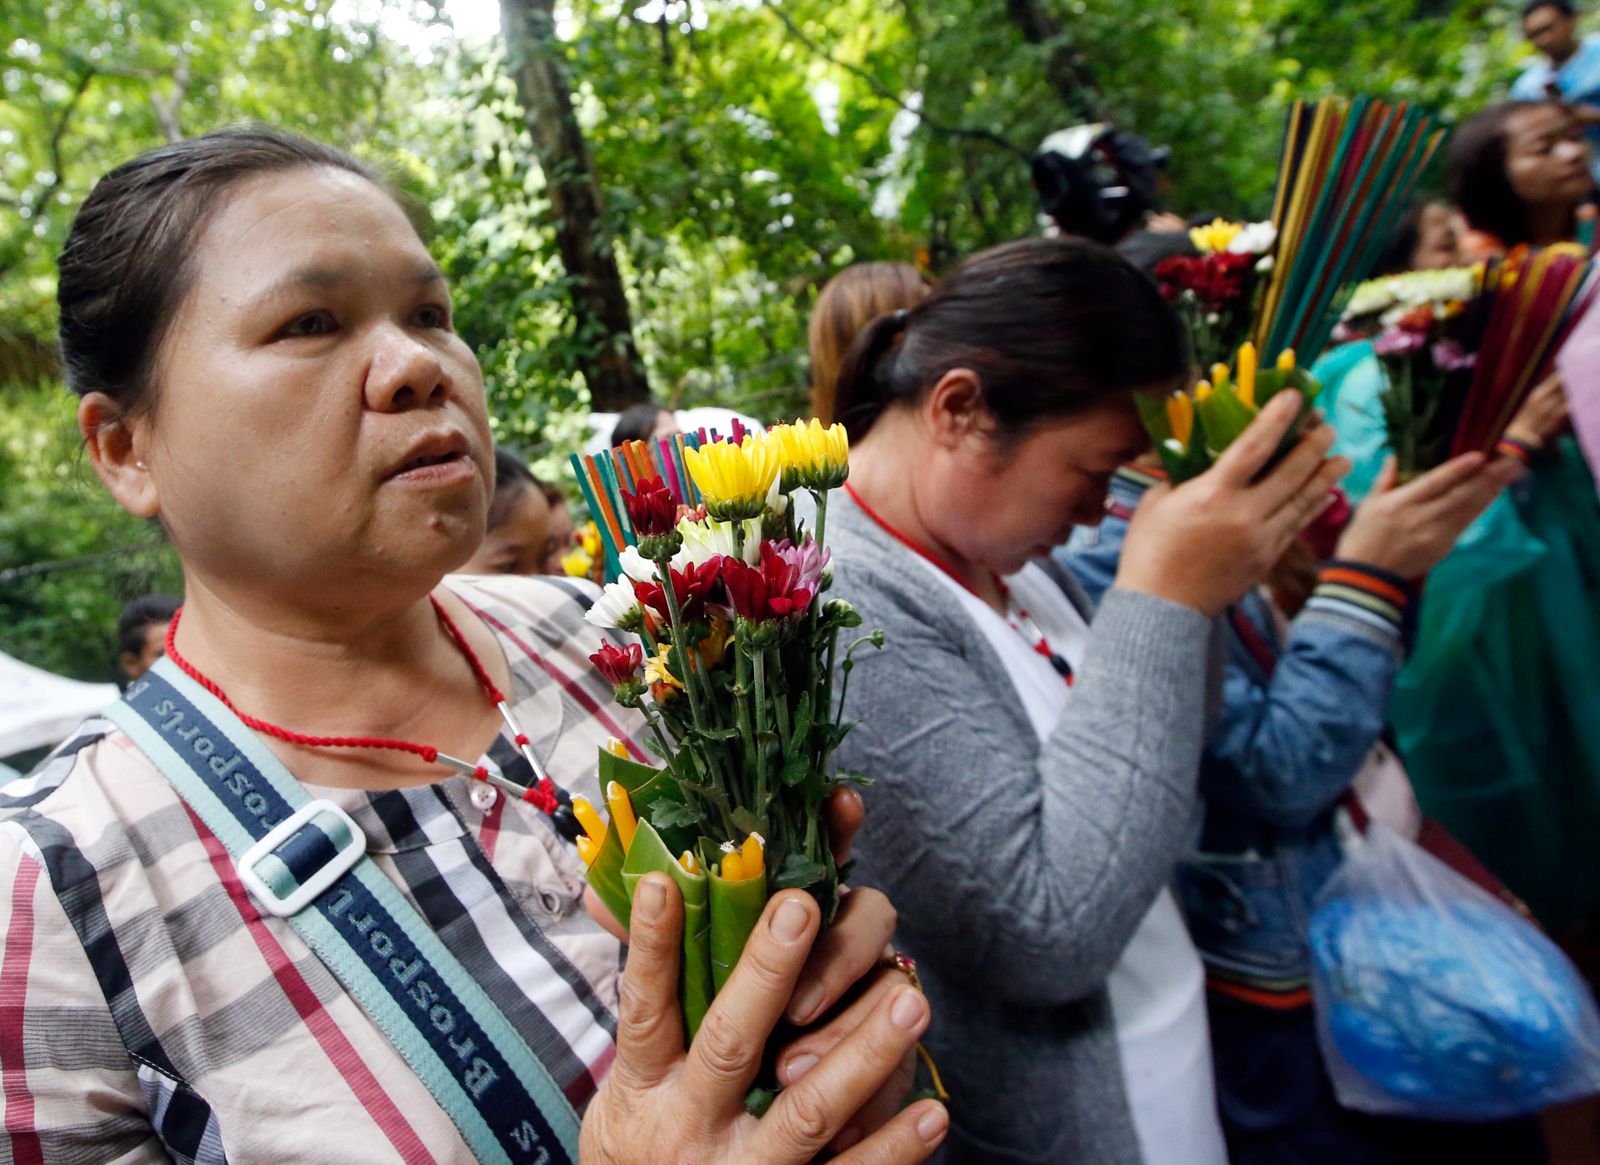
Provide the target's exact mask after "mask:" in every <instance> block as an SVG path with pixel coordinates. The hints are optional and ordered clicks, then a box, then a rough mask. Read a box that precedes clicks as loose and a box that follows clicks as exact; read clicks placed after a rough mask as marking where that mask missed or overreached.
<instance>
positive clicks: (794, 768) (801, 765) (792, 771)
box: [782, 756, 812, 788]
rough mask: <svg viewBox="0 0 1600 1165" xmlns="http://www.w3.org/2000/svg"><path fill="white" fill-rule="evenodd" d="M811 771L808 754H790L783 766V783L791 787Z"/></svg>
mask: <svg viewBox="0 0 1600 1165" xmlns="http://www.w3.org/2000/svg"><path fill="white" fill-rule="evenodd" d="M811 771H812V770H811V758H810V757H809V756H792V757H790V758H789V760H788V761H787V762H786V763H785V764H784V766H783V776H782V780H783V783H784V784H785V785H787V786H789V787H790V788H793V787H794V786H795V785H798V784H799V783H800V782H801V781H804V780H805V779H806V778H807V777H808V776H810V775H811Z"/></svg>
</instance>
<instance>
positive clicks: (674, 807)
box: [650, 799, 705, 830]
mask: <svg viewBox="0 0 1600 1165" xmlns="http://www.w3.org/2000/svg"><path fill="white" fill-rule="evenodd" d="M650 822H651V824H652V825H654V826H655V827H656V828H657V829H659V830H667V829H693V828H696V827H698V826H700V825H702V824H704V822H705V818H704V816H703V815H702V814H700V813H699V812H698V811H696V810H694V809H692V808H690V807H689V806H688V805H686V804H684V803H683V802H682V801H668V800H665V799H663V800H660V801H657V802H656V803H655V804H653V805H651V806H650Z"/></svg>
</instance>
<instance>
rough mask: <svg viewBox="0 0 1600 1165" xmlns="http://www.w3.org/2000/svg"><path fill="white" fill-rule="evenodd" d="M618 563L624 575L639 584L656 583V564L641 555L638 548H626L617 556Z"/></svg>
mask: <svg viewBox="0 0 1600 1165" xmlns="http://www.w3.org/2000/svg"><path fill="white" fill-rule="evenodd" d="M617 562H618V563H619V564H620V565H621V567H622V573H623V574H625V575H627V576H628V577H629V578H631V579H634V580H635V581H637V582H655V581H656V564H655V563H653V562H651V561H650V560H649V559H648V558H646V557H645V556H644V555H642V554H640V553H639V548H638V547H637V546H629V547H626V548H625V549H624V550H623V551H622V553H621V554H620V555H618V556H617Z"/></svg>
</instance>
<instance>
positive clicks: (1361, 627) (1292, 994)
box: [1056, 453, 1544, 1165]
mask: <svg viewBox="0 0 1600 1165" xmlns="http://www.w3.org/2000/svg"><path fill="white" fill-rule="evenodd" d="M1520 473H1521V464H1520V463H1519V462H1517V461H1515V460H1513V459H1511V458H1504V459H1502V460H1500V461H1499V462H1495V463H1491V462H1488V461H1487V460H1486V459H1485V458H1484V457H1483V456H1482V455H1481V454H1476V453H1473V454H1467V455H1465V456H1462V457H1458V458H1456V459H1454V460H1453V461H1451V462H1449V463H1448V464H1446V465H1444V466H1441V467H1440V468H1438V469H1435V470H1433V471H1432V472H1431V473H1428V474H1424V475H1423V476H1422V477H1420V478H1418V479H1417V480H1415V481H1413V482H1410V483H1409V484H1407V485H1403V486H1397V485H1396V482H1395V474H1394V464H1393V462H1392V461H1391V462H1390V463H1389V466H1388V468H1387V470H1386V472H1385V473H1384V474H1383V475H1382V476H1381V478H1380V480H1379V482H1378V483H1377V487H1376V488H1375V489H1374V491H1373V492H1372V494H1371V496H1369V497H1368V499H1367V500H1366V502H1365V503H1364V504H1362V505H1361V506H1360V507H1359V508H1358V509H1357V510H1356V512H1355V515H1354V517H1353V519H1352V520H1351V521H1350V523H1349V525H1348V526H1347V527H1346V528H1345V530H1344V532H1343V534H1342V535H1341V536H1340V537H1339V540H1338V543H1337V548H1336V550H1335V552H1334V557H1333V560H1332V561H1330V562H1329V563H1327V564H1326V566H1323V564H1322V563H1321V562H1320V560H1319V559H1318V558H1317V557H1316V556H1315V555H1313V554H1312V553H1311V552H1310V551H1308V550H1307V549H1305V547H1304V546H1303V544H1296V545H1294V546H1293V547H1291V548H1290V552H1289V553H1288V554H1287V555H1286V556H1285V558H1284V559H1282V560H1280V562H1279V564H1278V565H1277V566H1276V567H1274V569H1273V571H1272V573H1271V574H1270V575H1269V576H1268V586H1266V587H1263V588H1260V589H1259V590H1258V591H1256V592H1253V593H1251V594H1248V595H1246V596H1245V597H1244V598H1243V599H1241V600H1240V601H1239V602H1238V603H1237V604H1236V605H1235V606H1233V607H1232V608H1231V609H1230V611H1229V612H1228V620H1227V627H1228V666H1227V676H1226V680H1225V682H1224V685H1223V708H1222V714H1221V716H1220V718H1219V719H1218V721H1217V722H1216V723H1215V724H1214V725H1213V726H1212V728H1211V731H1210V733H1209V735H1208V737H1207V740H1206V744H1205V750H1204V753H1203V756H1202V758H1201V763H1200V793H1201V796H1202V798H1203V799H1204V804H1205V812H1204V819H1203V826H1202V829H1201V833H1200V838H1199V843H1198V848H1197V849H1196V850H1195V851H1194V852H1192V853H1190V854H1189V855H1188V856H1187V857H1186V859H1185V861H1183V862H1182V863H1181V864H1180V865H1179V867H1178V879H1177V883H1178V891H1179V898H1180V901H1181V903H1182V906H1183V912H1184V917H1185V920H1186V921H1187V923H1188V927H1189V933H1190V934H1191V935H1192V936H1193V938H1194V941H1195V944H1196V946H1197V947H1198V948H1199V951H1200V955H1201V958H1202V959H1203V960H1204V961H1205V964H1206V980H1207V1011H1208V1015H1209V1018H1210V1022H1211V1038H1212V1045H1213V1048H1214V1052H1215V1062H1216V1079H1217V1105H1218V1110H1219V1112H1220V1114H1221V1117H1222V1125H1223V1129H1224V1131H1225V1133H1226V1134H1227V1139H1228V1155H1229V1161H1230V1162H1231V1163H1232V1165H1279V1163H1281V1162H1294V1163H1295V1165H1409V1163H1411V1162H1417V1163H1418V1165H1421V1163H1422V1162H1424V1161H1430V1160H1451V1161H1465V1160H1493V1161H1495V1162H1497V1165H1515V1163H1519V1162H1540V1161H1542V1160H1543V1159H1544V1158H1543V1154H1542V1151H1541V1149H1540V1142H1539V1139H1538V1133H1537V1130H1536V1129H1535V1128H1533V1127H1531V1126H1530V1124H1529V1123H1528V1122H1522V1123H1519V1124H1516V1125H1512V1126H1508V1127H1493V1126H1484V1127H1479V1126H1472V1127H1470V1128H1466V1127H1463V1126H1449V1125H1424V1124H1422V1123H1420V1122H1414V1121H1385V1120H1376V1119H1372V1118H1367V1117H1363V1116H1361V1115H1359V1114H1356V1113H1352V1112H1349V1111H1347V1110H1345V1109H1343V1108H1341V1107H1340V1106H1339V1105H1338V1103H1337V1101H1336V1099H1335V1097H1334V1094H1333V1087H1332V1084H1331V1082H1330V1081H1329V1078H1328V1074H1327V1069H1326V1068H1325V1066H1324V1062H1323V1059H1322V1053H1321V1050H1320V1048H1319V1047H1318V1044H1317V1036H1316V1022H1315V1015H1314V1013H1313V1010H1312V1006H1311V995H1310V990H1309V981H1310V973H1311V948H1310V938H1309V935H1308V932H1307V920H1308V919H1309V917H1310V915H1311V912H1312V908H1313V904H1314V902H1315V899H1316V896H1317V894H1318V892H1319V891H1320V890H1321V888H1322V886H1323V885H1324V884H1325V883H1326V881H1327V880H1328V878H1329V877H1331V876H1332V874H1333V873H1334V871H1335V870H1336V869H1337V868H1338V866H1339V864H1340V862H1341V861H1342V860H1343V856H1344V852H1343V846H1342V844H1341V841H1340V837H1339V823H1338V816H1337V814H1338V810H1339V807H1340V805H1341V802H1342V799H1343V798H1344V797H1345V796H1346V795H1347V793H1348V791H1349V790H1351V789H1352V787H1362V788H1363V790H1365V789H1368V788H1370V789H1372V790H1373V791H1374V796H1375V797H1377V796H1381V797H1382V798H1384V799H1385V802H1386V803H1399V804H1402V805H1412V804H1414V803H1413V802H1412V800H1411V797H1410V791H1409V786H1407V785H1406V780H1405V772H1404V769H1403V768H1402V767H1401V765H1400V762H1399V761H1398V759H1397V758H1396V757H1395V755H1394V753H1393V752H1392V751H1391V750H1390V749H1389V748H1388V747H1387V746H1386V745H1385V744H1384V743H1383V741H1382V734H1383V731H1384V724H1385V714H1386V712H1387V709H1388V705H1389V699H1390V695H1391V693H1392V692H1393V690H1394V684H1395V678H1396V675H1397V674H1398V672H1399V669H1400V664H1401V662H1402V660H1403V658H1404V654H1405V645H1404V634H1403V628H1404V627H1405V625H1406V624H1407V622H1408V620H1407V617H1406V613H1407V608H1408V606H1409V605H1410V603H1411V595H1412V593H1413V590H1412V588H1413V586H1414V584H1415V583H1416V581H1417V580H1419V579H1420V578H1421V577H1422V576H1423V575H1425V574H1426V573H1427V571H1428V570H1430V569H1431V568H1432V567H1433V565H1434V564H1435V563H1436V562H1437V561H1438V560H1439V559H1441V558H1442V557H1443V556H1444V555H1445V554H1446V553H1448V552H1449V550H1450V548H1451V547H1452V546H1453V545H1454V543H1455V540H1456V538H1457V536H1458V535H1459V534H1460V533H1461V531H1462V530H1463V529H1465V528H1466V526H1467V524H1468V523H1469V522H1471V521H1472V520H1473V519H1474V518H1476V517H1477V515H1478V514H1480V513H1481V512H1482V511H1483V510H1484V508H1485V507H1486V506H1488V505H1489V503H1490V502H1491V501H1492V500H1493V499H1494V498H1495V497H1496V496H1497V495H1498V494H1499V493H1500V492H1501V490H1502V489H1503V487H1504V486H1505V485H1507V484H1509V483H1510V482H1511V481H1512V480H1514V479H1515V477H1516V476H1518V475H1519V474H1520ZM1159 480H1160V472H1159V470H1151V469H1149V468H1148V467H1143V466H1139V467H1126V468H1124V469H1120V470H1118V471H1117V475H1116V477H1115V479H1114V480H1113V481H1112V484H1111V500H1110V506H1109V512H1108V514H1107V516H1106V519H1105V521H1104V522H1102V523H1101V524H1100V525H1099V526H1098V527H1097V528H1083V529H1080V530H1077V531H1075V532H1074V533H1073V536H1072V540H1071V542H1069V543H1068V545H1067V547H1066V548H1065V549H1064V550H1062V551H1058V552H1057V556H1056V557H1057V561H1058V562H1059V563H1060V564H1061V565H1062V566H1064V567H1066V568H1067V569H1068V570H1070V571H1072V573H1073V574H1074V575H1075V576H1076V577H1077V578H1078V580H1079V581H1080V582H1081V583H1082V584H1083V586H1084V588H1085V590H1087V591H1088V593H1089V594H1090V596H1091V597H1094V598H1098V597H1100V596H1101V595H1103V594H1104V593H1105V592H1106V590H1107V589H1108V588H1109V587H1110V586H1111V585H1112V582H1113V580H1114V579H1115V577H1116V573H1117V569H1118V566H1119V559H1120V557H1121V553H1122V544H1123V539H1124V538H1125V537H1126V535H1127V533H1128V530H1129V522H1130V520H1131V519H1132V518H1133V517H1134V515H1135V514H1136V512H1137V510H1138V508H1139V506H1140V502H1141V499H1142V498H1143V497H1144V496H1145V493H1146V490H1147V489H1148V488H1150V487H1151V486H1152V485H1154V484H1155V483H1156V482H1157V481H1159ZM1302 573H1303V574H1306V575H1308V576H1309V577H1307V578H1305V579H1303V580H1302V579H1300V578H1297V577H1295V576H1296V575H1297V574H1302ZM1308 596H1309V601H1308ZM1396 785H1398V788H1396V787H1395V786H1396ZM1424 1148H1426V1149H1429V1150H1432V1151H1433V1152H1434V1153H1436V1154H1437V1155H1436V1156H1431V1157H1430V1156H1427V1155H1425V1154H1421V1152H1420V1151H1421V1150H1422V1149H1424ZM1479 1151H1482V1152H1483V1153H1484V1154H1486V1155H1483V1156H1477V1155H1475V1154H1476V1153H1477V1152H1479Z"/></svg>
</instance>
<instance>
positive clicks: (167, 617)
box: [117, 595, 183, 684]
mask: <svg viewBox="0 0 1600 1165" xmlns="http://www.w3.org/2000/svg"><path fill="white" fill-rule="evenodd" d="M181 606H183V600H182V599H176V598H173V597H172V596H171V595H140V596H139V597H138V598H137V599H134V600H133V601H132V602H131V603H129V604H128V605H127V606H126V607H124V608H122V618H120V619H118V620H117V666H118V667H120V668H121V669H122V674H123V675H125V676H127V677H128V682H129V683H130V684H131V683H132V682H133V681H134V680H136V679H138V678H139V677H140V676H142V675H144V673H145V672H147V671H149V670H150V666H151V665H152V664H154V663H155V661H156V660H158V659H160V658H161V657H162V656H163V655H165V654H166V653H167V624H168V623H171V622H172V616H174V615H176V614H177V613H178V608H179V607H181Z"/></svg>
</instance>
